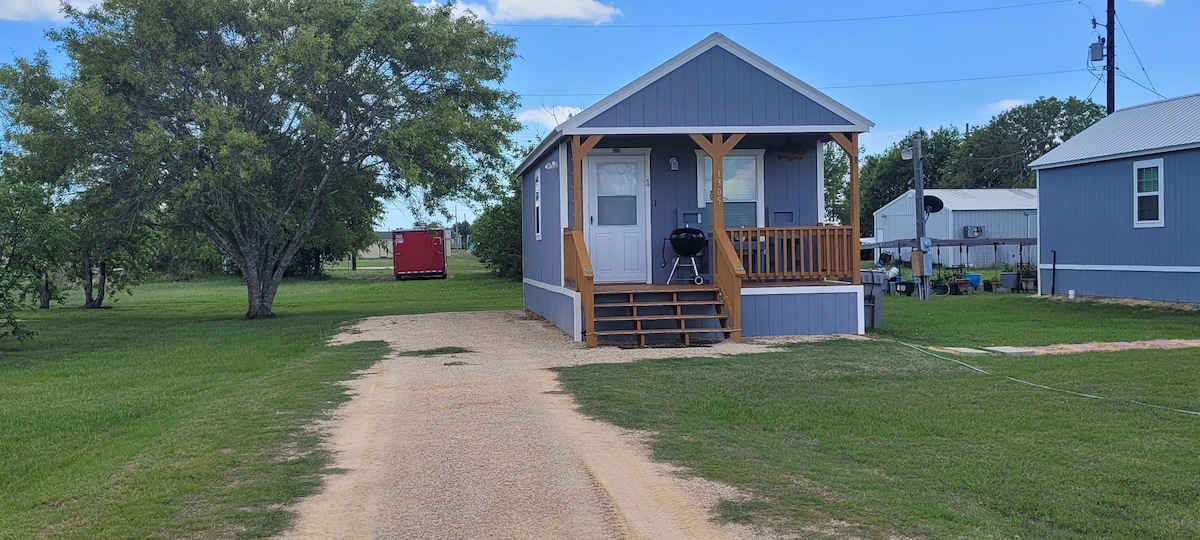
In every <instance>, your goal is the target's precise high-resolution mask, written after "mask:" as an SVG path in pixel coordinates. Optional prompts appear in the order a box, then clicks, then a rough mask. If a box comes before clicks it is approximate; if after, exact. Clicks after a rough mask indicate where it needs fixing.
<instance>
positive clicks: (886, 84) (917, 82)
mask: <svg viewBox="0 0 1200 540" xmlns="http://www.w3.org/2000/svg"><path fill="white" fill-rule="evenodd" d="M1080 71H1084V72H1086V71H1087V70H1086V69H1078V68H1076V69H1064V70H1059V71H1042V72H1038V73H1015V74H1011V75H988V76H984V77H965V78H962V79H936V80H929V81H908V82H894V83H874V84H847V85H839V86H818V87H817V89H818V90H837V89H842V88H877V87H882V86H913V85H918V84H942V83H955V82H970V81H989V80H995V79H1015V78H1018V77H1040V76H1043V75H1061V74H1063V73H1076V72H1080Z"/></svg>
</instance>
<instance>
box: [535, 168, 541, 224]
mask: <svg viewBox="0 0 1200 540" xmlns="http://www.w3.org/2000/svg"><path fill="white" fill-rule="evenodd" d="M533 238H534V240H541V239H542V169H541V168H538V169H537V170H535V171H533Z"/></svg>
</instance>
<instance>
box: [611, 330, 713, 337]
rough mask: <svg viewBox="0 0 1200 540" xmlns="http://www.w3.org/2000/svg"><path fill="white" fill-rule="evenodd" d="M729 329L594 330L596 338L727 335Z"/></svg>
mask: <svg viewBox="0 0 1200 540" xmlns="http://www.w3.org/2000/svg"><path fill="white" fill-rule="evenodd" d="M732 331H733V330H732V329H729V328H646V329H643V330H596V335H597V336H636V335H639V334H728V333H730V332H732Z"/></svg>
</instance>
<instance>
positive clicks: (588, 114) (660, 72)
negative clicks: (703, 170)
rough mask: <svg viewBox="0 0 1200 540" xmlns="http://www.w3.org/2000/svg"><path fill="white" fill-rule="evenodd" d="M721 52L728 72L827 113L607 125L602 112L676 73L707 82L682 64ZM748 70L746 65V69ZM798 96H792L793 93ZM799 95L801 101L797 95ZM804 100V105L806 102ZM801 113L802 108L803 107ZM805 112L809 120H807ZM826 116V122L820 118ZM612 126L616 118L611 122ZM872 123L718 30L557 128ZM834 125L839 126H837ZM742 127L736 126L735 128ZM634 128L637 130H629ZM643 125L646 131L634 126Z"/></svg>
mask: <svg viewBox="0 0 1200 540" xmlns="http://www.w3.org/2000/svg"><path fill="white" fill-rule="evenodd" d="M714 53H715V54H720V53H724V54H723V55H722V56H728V57H730V58H731V59H732V60H733V62H730V64H731V65H729V66H728V69H729V70H731V71H732V70H738V68H741V69H740V70H738V71H737V73H738V76H739V77H745V78H749V77H755V76H756V75H757V77H756V79H757V80H756V81H755V82H756V83H757V84H758V85H760V86H764V85H767V84H773V85H775V86H781V87H782V88H783V89H785V90H787V94H788V95H785V96H783V98H784V99H785V100H787V99H791V100H796V101H800V102H801V103H805V102H811V104H813V105H816V106H818V107H820V108H822V109H824V110H825V111H824V112H826V113H827V114H820V113H817V114H811V115H804V114H799V115H788V114H785V115H783V117H784V118H802V119H805V120H806V121H805V122H803V123H797V124H792V125H755V124H753V123H750V122H745V121H744V120H745V119H744V118H739V119H736V120H735V121H734V122H710V123H709V124H708V125H700V124H697V123H695V122H680V121H678V120H674V119H666V120H665V121H661V119H658V118H656V119H654V120H655V121H654V122H648V123H641V125H637V124H638V122H637V120H638V119H637V118H633V119H632V120H633V122H632V124H633V125H629V126H613V125H605V123H604V122H597V120H602V119H603V116H604V115H606V114H610V113H612V112H613V111H614V109H616V108H618V107H620V106H621V104H622V103H626V102H627V101H628V100H631V99H636V98H638V97H639V95H638V94H639V93H643V92H646V91H651V92H650V93H651V94H658V95H662V92H653V90H655V89H656V87H658V86H666V87H667V88H668V89H669V87H670V83H671V79H672V78H673V77H678V78H680V79H682V81H681V82H692V83H696V82H698V83H704V82H706V81H704V80H702V79H703V78H704V77H702V76H700V75H699V74H692V75H691V76H690V77H685V76H683V75H682V74H680V73H679V72H680V71H681V69H680V68H684V67H685V66H687V65H688V64H689V63H691V62H693V61H695V60H696V59H698V58H700V57H702V56H703V55H706V54H714ZM747 67H748V68H749V69H746V68H747ZM718 78H719V77H718V76H717V74H713V73H710V74H708V79H709V81H710V82H718ZM758 90H759V93H766V92H767V91H768V90H774V88H759V89H758ZM793 94H794V95H793ZM721 98H722V96H709V103H707V104H705V105H709V106H718V107H719V106H723V105H724V103H719V102H720V101H721ZM797 98H798V99H797ZM805 104H806V103H805ZM800 112H801V113H803V112H804V111H800ZM806 116H807V117H808V118H806ZM821 120H824V121H825V122H822V121H821ZM609 123H610V124H611V123H612V122H609ZM873 125H874V124H873V123H872V122H871V121H870V120H867V119H866V118H864V117H862V116H861V115H859V114H858V113H856V112H854V111H852V110H850V109H849V108H848V107H846V106H845V105H842V104H841V103H838V102H837V101H834V100H833V99H832V98H830V97H829V96H827V95H825V94H823V93H821V91H819V90H817V89H816V88H813V87H811V86H809V85H808V84H805V83H804V82H803V81H801V80H800V79H797V78H796V77H794V76H792V75H791V74H789V73H788V72H786V71H784V70H782V69H780V68H779V67H777V66H775V65H774V64H772V63H770V62H768V61H766V60H764V59H763V58H762V57H760V56H758V55H756V54H754V53H752V52H750V51H749V50H748V49H746V48H745V47H742V46H741V45H738V44H737V43H734V42H733V41H732V40H730V39H729V38H727V37H725V36H724V35H723V34H721V33H720V32H716V33H713V34H711V35H709V36H708V37H706V38H704V39H703V40H701V41H700V42H699V43H697V44H695V45H693V46H691V47H689V48H688V49H687V50H685V51H683V52H681V53H679V54H677V55H675V57H674V58H671V59H670V60H667V61H666V62H664V63H662V64H661V65H659V66H658V67H656V68H654V69H652V70H650V71H649V72H648V73H646V74H645V75H642V76H641V77H638V78H637V79H636V80H634V81H633V82H631V83H629V84H627V85H625V86H624V87H622V88H621V89H620V90H617V91H616V92H614V93H612V94H610V95H609V96H607V97H605V98H604V99H601V100H600V101H598V102H596V103H595V104H593V105H592V106H591V107H588V108H587V109H584V110H583V111H582V112H580V113H579V114H577V115H575V116H573V117H571V118H570V119H568V120H567V121H565V122H563V123H562V124H560V125H559V126H558V130H559V131H561V132H562V133H563V135H593V134H597V133H601V134H603V133H619V134H637V133H643V132H653V133H680V134H688V133H697V132H703V131H704V128H708V130H707V131H712V132H721V131H722V130H724V131H723V132H725V133H730V132H737V133H755V132H769V133H779V132H793V133H805V132H825V131H830V128H831V127H832V128H833V129H834V130H836V131H845V132H859V133H861V132H865V131H869V130H870V128H871V126H873ZM835 126H836V127H835ZM735 127H736V128H738V129H736V130H732V131H731V128H735ZM630 128H635V129H634V130H632V131H631V129H630ZM636 128H642V129H636Z"/></svg>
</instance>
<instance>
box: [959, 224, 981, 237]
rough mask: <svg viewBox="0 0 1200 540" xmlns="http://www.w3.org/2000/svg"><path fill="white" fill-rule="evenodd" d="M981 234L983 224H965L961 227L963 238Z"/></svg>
mask: <svg viewBox="0 0 1200 540" xmlns="http://www.w3.org/2000/svg"><path fill="white" fill-rule="evenodd" d="M982 236H983V225H967V226H965V227H963V238H979V237H982Z"/></svg>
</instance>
